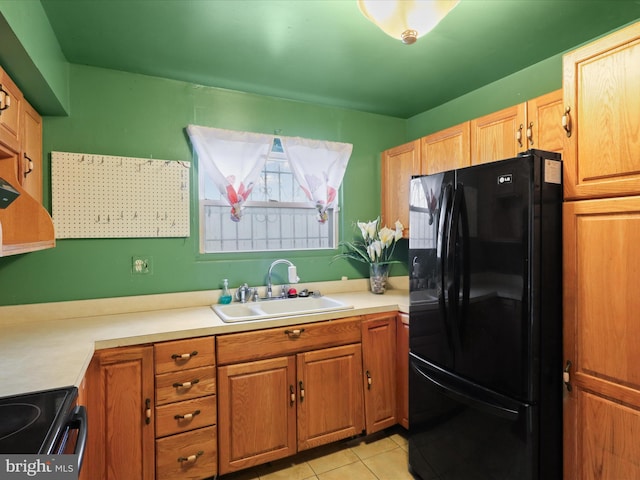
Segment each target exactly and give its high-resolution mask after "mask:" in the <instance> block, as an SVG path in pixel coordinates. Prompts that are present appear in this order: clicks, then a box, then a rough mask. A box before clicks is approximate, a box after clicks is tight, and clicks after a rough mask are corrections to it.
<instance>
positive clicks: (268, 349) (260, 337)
mask: <svg viewBox="0 0 640 480" xmlns="http://www.w3.org/2000/svg"><path fill="white" fill-rule="evenodd" d="M360 322H361V318H360V317H350V318H345V319H341V320H331V321H329V322H319V323H308V324H304V325H292V326H290V327H279V328H270V329H267V330H258V331H253V332H243V333H232V334H229V335H220V336H218V337H216V342H217V350H218V363H219V364H221V365H223V364H229V363H237V362H246V361H250V360H257V359H261V358H269V357H274V356H283V355H288V354H291V353H297V352H302V351H307V350H314V349H317V348H324V347H332V346H337V345H346V344H348V343H358V342H360V338H361V332H360Z"/></svg>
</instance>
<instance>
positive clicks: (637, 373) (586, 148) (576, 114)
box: [563, 23, 640, 480]
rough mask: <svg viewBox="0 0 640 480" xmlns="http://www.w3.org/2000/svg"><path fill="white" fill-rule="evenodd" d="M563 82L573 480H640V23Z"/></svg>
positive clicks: (594, 50)
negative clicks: (639, 440) (638, 479)
mask: <svg viewBox="0 0 640 480" xmlns="http://www.w3.org/2000/svg"><path fill="white" fill-rule="evenodd" d="M563 83H564V110H565V112H566V116H565V118H564V122H563V123H564V125H565V130H566V134H565V148H564V175H565V177H564V179H565V204H564V219H563V222H564V228H563V235H564V239H563V243H564V355H565V365H563V367H564V368H565V382H566V384H567V389H566V392H565V399H564V403H565V405H564V448H565V451H564V462H565V472H564V478H571V479H573V478H576V479H578V478H579V479H582V480H590V479H627V478H628V479H631V478H640V462H639V461H638V459H639V458H640V442H638V432H640V368H638V366H639V365H640V349H639V348H638V344H639V343H640V322H638V311H640V295H638V292H637V284H638V277H639V275H640V249H639V248H638V245H640V23H636V24H634V25H631V26H628V27H626V28H624V29H621V30H618V31H616V32H614V33H612V34H610V35H608V36H606V37H603V38H602V39H600V40H597V41H595V42H593V43H591V44H589V45H586V46H584V47H581V48H579V49H577V50H575V51H573V52H570V53H568V54H566V55H565V56H564V59H563Z"/></svg>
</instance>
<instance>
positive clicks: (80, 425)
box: [43, 405, 87, 472]
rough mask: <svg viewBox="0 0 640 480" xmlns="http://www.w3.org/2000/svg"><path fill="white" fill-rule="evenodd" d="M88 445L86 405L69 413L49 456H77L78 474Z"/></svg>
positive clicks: (77, 407)
mask: <svg viewBox="0 0 640 480" xmlns="http://www.w3.org/2000/svg"><path fill="white" fill-rule="evenodd" d="M86 445H87V409H86V408H85V407H84V405H80V406H76V407H74V408H73V410H72V411H71V412H70V413H69V416H68V417H67V420H66V422H65V424H64V426H63V427H62V428H61V429H60V431H59V434H58V436H57V438H56V439H55V442H54V444H53V445H52V446H51V448H50V449H49V450H50V451H48V452H43V453H48V454H56V455H63V454H65V455H77V456H78V470H77V471H78V472H80V469H81V468H82V461H83V459H84V451H85V448H86Z"/></svg>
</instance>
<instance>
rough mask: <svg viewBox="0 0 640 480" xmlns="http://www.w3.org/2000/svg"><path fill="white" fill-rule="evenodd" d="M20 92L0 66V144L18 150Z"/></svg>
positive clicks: (21, 99)
mask: <svg viewBox="0 0 640 480" xmlns="http://www.w3.org/2000/svg"><path fill="white" fill-rule="evenodd" d="M22 101H23V98H22V92H20V90H19V89H18V87H17V86H16V84H15V83H13V80H11V78H10V77H9V75H7V73H6V72H5V71H4V70H3V69H2V68H1V67H0V144H4V145H5V146H6V147H8V148H10V149H11V150H13V151H14V152H19V151H20V111H21V108H22Z"/></svg>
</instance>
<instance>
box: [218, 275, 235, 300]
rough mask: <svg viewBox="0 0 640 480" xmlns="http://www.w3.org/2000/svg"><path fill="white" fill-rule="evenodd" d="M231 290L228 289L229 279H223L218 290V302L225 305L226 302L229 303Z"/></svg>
mask: <svg viewBox="0 0 640 480" xmlns="http://www.w3.org/2000/svg"><path fill="white" fill-rule="evenodd" d="M231 299H232V297H231V292H230V291H229V280H228V279H226V278H225V279H224V280H223V282H222V292H220V298H219V299H218V303H221V304H223V305H226V304H227V303H231Z"/></svg>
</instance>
